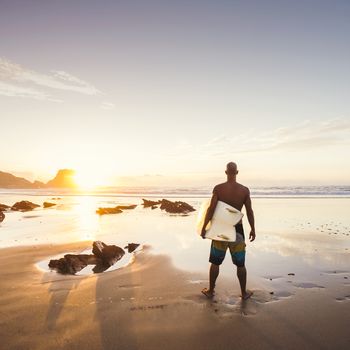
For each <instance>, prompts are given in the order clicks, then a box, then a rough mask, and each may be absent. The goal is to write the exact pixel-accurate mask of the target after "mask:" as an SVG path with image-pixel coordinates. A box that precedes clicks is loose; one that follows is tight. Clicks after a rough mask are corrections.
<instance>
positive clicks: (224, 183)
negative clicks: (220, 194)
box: [213, 182, 226, 191]
mask: <svg viewBox="0 0 350 350" xmlns="http://www.w3.org/2000/svg"><path fill="white" fill-rule="evenodd" d="M225 185H226V182H222V183H220V184H217V185H215V186H214V188H213V191H216V190H219V189H220V188H223V187H225Z"/></svg>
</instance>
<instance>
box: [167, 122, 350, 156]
mask: <svg viewBox="0 0 350 350" xmlns="http://www.w3.org/2000/svg"><path fill="white" fill-rule="evenodd" d="M349 134H350V120H347V119H343V118H335V119H330V120H327V121H321V122H311V121H309V120H306V121H303V122H302V123H299V124H297V125H294V126H289V127H280V128H276V129H274V130H272V131H268V132H259V131H254V130H248V131H247V132H246V133H244V134H238V135H237V136H235V137H229V136H226V135H220V136H218V137H215V138H213V139H211V140H209V141H208V142H206V143H203V144H199V145H191V144H189V143H187V144H186V147H185V148H184V147H183V145H181V147H176V148H175V149H174V150H173V152H172V153H171V154H170V155H171V156H173V157H175V158H176V157H180V158H186V156H187V155H190V156H191V157H193V156H195V157H197V159H209V158H212V157H228V156H230V155H232V152H234V153H235V154H246V153H262V152H277V151H287V152H300V151H308V150H312V149H317V148H320V147H329V146H332V145H339V144H344V145H349V144H350V142H349V140H350V138H349V136H350V135H349ZM168 155H169V154H168Z"/></svg>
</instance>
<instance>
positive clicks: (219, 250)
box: [202, 240, 228, 298]
mask: <svg viewBox="0 0 350 350" xmlns="http://www.w3.org/2000/svg"><path fill="white" fill-rule="evenodd" d="M227 246H228V245H227V242H221V241H214V240H213V241H211V247H210V257H209V262H210V263H211V265H210V269H209V289H208V288H204V289H203V290H202V293H203V294H204V295H206V296H207V297H208V298H212V297H213V295H214V289H215V282H216V279H217V278H218V276H219V270H220V265H221V263H222V262H223V260H224V259H225V254H226V250H227Z"/></svg>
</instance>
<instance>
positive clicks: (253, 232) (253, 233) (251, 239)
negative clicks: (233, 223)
mask: <svg viewBox="0 0 350 350" xmlns="http://www.w3.org/2000/svg"><path fill="white" fill-rule="evenodd" d="M254 239H255V231H254V230H251V231H250V234H249V240H250V241H251V242H253V241H254Z"/></svg>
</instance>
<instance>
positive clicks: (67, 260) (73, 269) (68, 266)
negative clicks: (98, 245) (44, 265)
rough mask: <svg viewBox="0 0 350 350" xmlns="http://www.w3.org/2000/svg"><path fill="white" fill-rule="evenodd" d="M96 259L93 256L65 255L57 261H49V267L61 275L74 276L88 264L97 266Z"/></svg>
mask: <svg viewBox="0 0 350 350" xmlns="http://www.w3.org/2000/svg"><path fill="white" fill-rule="evenodd" d="M97 263H98V259H97V258H96V256H95V255H93V254H78V255H76V254H66V255H65V256H64V257H63V258H61V259H58V260H50V262H49V267H50V268H51V269H54V270H56V271H57V272H59V273H62V274H69V275H74V274H76V273H77V272H79V271H81V270H82V269H83V268H84V267H86V266H87V265H90V264H97Z"/></svg>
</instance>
